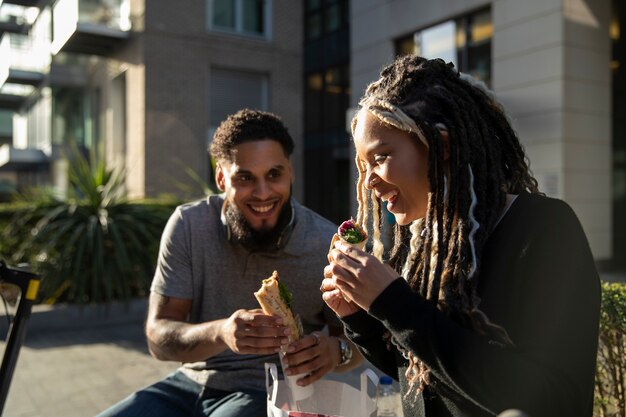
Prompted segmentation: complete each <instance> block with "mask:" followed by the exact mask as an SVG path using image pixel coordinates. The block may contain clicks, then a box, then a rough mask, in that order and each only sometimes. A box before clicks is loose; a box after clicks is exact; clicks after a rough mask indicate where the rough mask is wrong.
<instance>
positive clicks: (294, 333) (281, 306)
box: [254, 271, 303, 343]
mask: <svg viewBox="0 0 626 417" xmlns="http://www.w3.org/2000/svg"><path fill="white" fill-rule="evenodd" d="M254 296H255V297H256V299H257V301H258V302H259V304H260V305H261V308H262V309H263V312H264V313H265V314H267V315H270V316H278V317H281V318H282V319H283V323H284V324H285V326H287V327H289V329H291V334H290V335H289V342H290V343H291V342H295V341H296V340H298V339H300V338H301V337H302V333H303V331H302V323H301V321H300V316H298V315H296V314H294V312H293V310H292V308H291V301H292V299H293V296H292V295H291V293H290V292H289V290H288V289H287V287H286V286H285V285H284V284H283V283H282V282H280V280H279V279H278V272H277V271H274V273H273V274H272V276H270V277H269V278H266V279H264V280H263V281H262V283H261V288H259V290H258V291H256V292H255V293H254Z"/></svg>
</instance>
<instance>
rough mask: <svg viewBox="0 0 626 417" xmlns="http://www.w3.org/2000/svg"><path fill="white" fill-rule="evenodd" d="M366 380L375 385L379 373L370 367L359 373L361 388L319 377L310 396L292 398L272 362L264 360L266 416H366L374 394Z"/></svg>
mask: <svg viewBox="0 0 626 417" xmlns="http://www.w3.org/2000/svg"><path fill="white" fill-rule="evenodd" d="M368 383H370V384H372V386H374V387H375V386H376V385H377V383H378V376H377V375H376V374H375V373H374V371H372V370H371V369H366V370H365V371H363V372H362V373H361V389H360V390H358V389H356V388H354V387H353V386H351V385H350V384H347V383H345V382H340V381H332V380H329V379H321V380H319V381H316V382H315V383H314V385H315V391H314V393H313V395H312V396H310V397H308V398H306V399H303V400H300V401H293V400H292V396H291V393H290V391H289V387H288V386H287V384H285V381H284V380H279V379H278V370H277V368H276V364H275V363H266V364H265V385H266V389H267V416H268V417H369V416H371V415H372V413H373V412H374V411H375V410H376V401H375V398H374V397H373V395H375V391H376V390H375V389H374V390H372V391H373V393H374V394H372V395H369V394H368Z"/></svg>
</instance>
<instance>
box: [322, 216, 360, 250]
mask: <svg viewBox="0 0 626 417" xmlns="http://www.w3.org/2000/svg"><path fill="white" fill-rule="evenodd" d="M339 239H341V240H343V241H344V242H346V243H348V244H350V245H352V246H354V247H355V248H357V249H361V250H363V249H364V248H365V243H367V232H366V231H365V229H363V228H362V227H361V226H360V225H359V224H358V223H357V222H356V221H355V220H354V219H353V218H352V217H351V218H350V220H346V221H345V222H343V223H341V225H340V226H339V228H338V229H337V233H335V234H334V235H333V239H332V240H331V242H330V249H329V250H328V252H330V251H331V250H332V248H333V247H334V246H335V242H336V241H338V240H339Z"/></svg>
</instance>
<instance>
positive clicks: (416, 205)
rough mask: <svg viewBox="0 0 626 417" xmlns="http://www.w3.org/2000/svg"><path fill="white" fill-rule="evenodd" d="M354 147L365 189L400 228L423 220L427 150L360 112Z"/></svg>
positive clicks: (427, 183)
mask: <svg viewBox="0 0 626 417" xmlns="http://www.w3.org/2000/svg"><path fill="white" fill-rule="evenodd" d="M354 144H355V147H356V154H357V156H358V159H359V160H360V163H361V167H360V169H362V170H363V171H364V172H362V174H361V175H365V179H364V181H365V185H366V187H367V188H368V189H371V190H373V191H374V193H375V195H376V197H377V198H379V199H380V200H382V201H386V202H387V209H388V210H389V211H390V212H391V213H392V214H393V215H394V216H395V218H396V222H398V224H400V225H407V224H410V223H411V222H413V221H414V220H417V219H420V218H422V217H424V216H426V210H427V206H428V192H429V191H430V183H429V181H428V149H427V148H426V146H425V145H424V144H423V143H422V142H421V141H420V140H419V139H418V138H417V137H415V136H413V135H410V134H408V133H407V132H404V131H402V130H399V129H395V128H393V127H390V126H388V125H385V124H383V123H381V122H380V121H379V120H378V119H377V118H376V117H375V116H373V115H372V114H370V113H369V112H368V111H367V110H360V111H359V114H358V115H357V121H356V126H355V128H354Z"/></svg>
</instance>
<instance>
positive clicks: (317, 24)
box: [306, 13, 322, 39]
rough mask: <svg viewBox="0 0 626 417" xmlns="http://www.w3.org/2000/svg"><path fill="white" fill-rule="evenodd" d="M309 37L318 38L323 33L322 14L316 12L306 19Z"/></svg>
mask: <svg viewBox="0 0 626 417" xmlns="http://www.w3.org/2000/svg"><path fill="white" fill-rule="evenodd" d="M306 34H307V39H317V38H319V37H320V36H321V35H322V15H321V14H320V13H315V14H312V15H310V16H309V17H307V20H306Z"/></svg>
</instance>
